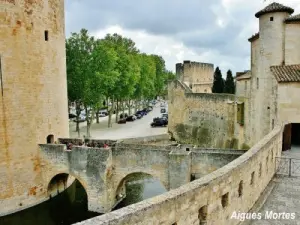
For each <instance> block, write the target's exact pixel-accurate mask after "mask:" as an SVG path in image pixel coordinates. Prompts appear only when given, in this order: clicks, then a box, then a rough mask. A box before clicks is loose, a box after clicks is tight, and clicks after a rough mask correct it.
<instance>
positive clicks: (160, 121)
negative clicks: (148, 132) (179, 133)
mask: <svg viewBox="0 0 300 225" xmlns="http://www.w3.org/2000/svg"><path fill="white" fill-rule="evenodd" d="M150 125H151V127H165V126H167V125H168V120H167V119H165V118H159V117H156V118H154V119H153V122H152V123H151V124H150Z"/></svg>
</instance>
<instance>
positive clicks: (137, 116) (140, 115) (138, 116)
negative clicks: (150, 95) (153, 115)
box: [134, 113, 143, 119]
mask: <svg viewBox="0 0 300 225" xmlns="http://www.w3.org/2000/svg"><path fill="white" fill-rule="evenodd" d="M134 115H135V116H136V118H137V119H141V118H142V117H143V115H142V114H139V113H135V114H134Z"/></svg>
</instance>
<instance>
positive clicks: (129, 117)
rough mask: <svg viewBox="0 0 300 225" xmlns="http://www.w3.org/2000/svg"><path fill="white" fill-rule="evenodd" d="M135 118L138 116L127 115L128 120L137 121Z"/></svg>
mask: <svg viewBox="0 0 300 225" xmlns="http://www.w3.org/2000/svg"><path fill="white" fill-rule="evenodd" d="M135 120H136V116H134V115H131V116H128V117H126V121H135Z"/></svg>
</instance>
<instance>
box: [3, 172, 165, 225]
mask: <svg viewBox="0 0 300 225" xmlns="http://www.w3.org/2000/svg"><path fill="white" fill-rule="evenodd" d="M164 192H166V189H165V188H164V186H163V185H162V184H161V182H160V181H158V180H156V179H153V178H152V177H151V176H149V175H134V176H132V177H129V178H128V180H127V182H126V198H125V199H124V200H123V201H122V202H121V203H120V204H119V205H118V206H117V207H116V209H119V208H122V207H125V206H128V205H131V204H133V203H137V202H140V201H142V200H144V199H147V198H151V197H154V196H156V195H159V194H162V193H164ZM116 209H115V210H116ZM98 215H100V214H98V213H93V212H89V211H88V210H87V195H86V192H85V190H84V188H83V187H82V185H81V184H80V183H79V182H78V181H77V180H76V181H75V182H74V183H73V184H72V185H71V186H70V187H69V188H68V189H66V190H65V191H64V192H63V193H61V194H59V195H58V196H56V197H54V198H52V199H50V200H49V201H46V202H44V203H42V204H39V205H37V206H35V207H32V208H29V209H26V210H23V211H20V212H17V213H14V214H11V215H8V216H4V217H0V224H1V225H70V224H73V223H76V222H80V221H82V220H86V219H89V218H92V217H95V216H98Z"/></svg>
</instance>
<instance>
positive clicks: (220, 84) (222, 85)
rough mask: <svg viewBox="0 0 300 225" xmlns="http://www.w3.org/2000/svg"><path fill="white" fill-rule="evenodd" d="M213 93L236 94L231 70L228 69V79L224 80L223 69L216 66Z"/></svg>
mask: <svg viewBox="0 0 300 225" xmlns="http://www.w3.org/2000/svg"><path fill="white" fill-rule="evenodd" d="M212 93H228V94H235V83H234V79H233V76H232V72H231V70H228V71H227V76H226V80H224V78H223V77H222V72H221V70H220V69H219V67H217V68H216V70H215V73H214V83H213V87H212Z"/></svg>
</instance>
